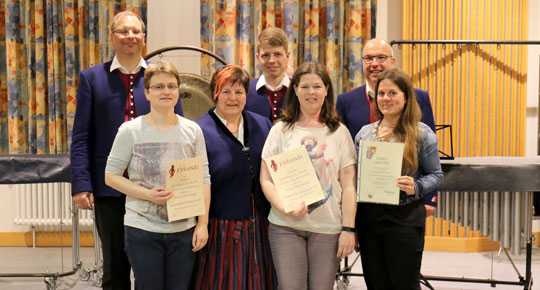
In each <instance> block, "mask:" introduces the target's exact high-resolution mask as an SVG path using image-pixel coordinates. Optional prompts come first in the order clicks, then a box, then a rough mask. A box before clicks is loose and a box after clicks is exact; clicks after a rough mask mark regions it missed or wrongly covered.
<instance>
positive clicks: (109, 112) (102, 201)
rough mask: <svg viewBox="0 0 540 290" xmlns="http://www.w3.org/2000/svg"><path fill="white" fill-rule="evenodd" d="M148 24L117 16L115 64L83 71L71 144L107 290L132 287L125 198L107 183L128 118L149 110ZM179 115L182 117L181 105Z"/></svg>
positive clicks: (76, 181) (77, 198)
mask: <svg viewBox="0 0 540 290" xmlns="http://www.w3.org/2000/svg"><path fill="white" fill-rule="evenodd" d="M144 31H145V25H144V23H143V21H142V19H141V18H140V17H139V16H138V15H137V14H135V13H133V12H129V11H124V12H120V13H118V14H117V15H116V16H115V17H114V19H113V21H112V24H111V36H110V37H111V42H112V44H113V46H114V49H115V53H116V55H115V57H114V59H113V60H112V61H110V62H106V63H103V64H99V65H97V66H94V67H91V68H89V69H86V70H83V71H81V73H80V79H79V87H78V89H77V111H76V114H75V121H74V124H73V135H72V136H73V137H72V142H71V188H72V195H73V201H74V203H75V205H76V206H77V207H78V208H80V209H94V211H95V212H94V213H95V222H96V225H97V229H98V233H99V236H100V239H101V244H102V249H103V280H102V282H103V289H111V290H112V289H114V290H118V289H127V290H130V289H131V285H130V284H131V282H130V281H131V280H130V271H131V267H130V264H129V261H128V258H127V256H126V254H125V252H124V214H125V195H123V194H121V193H120V192H118V191H116V190H114V189H112V188H110V187H108V186H106V185H105V180H104V179H105V165H106V163H107V156H108V155H109V152H110V150H111V146H112V143H113V141H114V138H115V136H116V133H117V131H118V127H120V125H121V124H122V123H123V122H125V121H128V120H131V119H133V118H135V117H137V116H140V115H144V114H146V113H148V112H149V111H150V104H149V103H148V101H147V100H146V97H145V95H144V86H143V76H144V69H145V68H146V62H145V61H144V59H143V58H142V51H143V48H144V45H145V43H144V37H145V33H144ZM175 111H176V113H178V114H181V113H182V108H181V105H180V102H178V105H177V107H176V108H175Z"/></svg>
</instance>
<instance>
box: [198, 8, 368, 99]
mask: <svg viewBox="0 0 540 290" xmlns="http://www.w3.org/2000/svg"><path fill="white" fill-rule="evenodd" d="M376 7H377V1H376V0H346V1H342V0H300V1H297V0H265V1H258V0H201V46H202V47H203V48H205V49H208V50H210V51H213V52H215V53H216V54H218V55H219V56H221V57H223V58H224V59H225V60H226V61H227V62H228V63H235V64H238V65H240V66H242V67H244V68H245V69H246V70H247V71H248V72H250V73H251V76H252V77H258V76H259V75H260V74H261V73H262V72H261V70H260V68H259V67H258V64H257V62H256V60H255V53H256V51H255V43H256V40H257V36H258V34H259V32H260V31H262V30H263V29H265V28H267V27H279V28H282V29H283V30H284V31H285V34H286V35H287V37H288V39H289V51H290V53H291V57H290V59H289V67H288V71H287V73H288V74H289V75H292V73H293V72H294V69H295V68H296V67H297V66H298V65H299V64H301V63H303V62H305V61H316V62H321V63H324V64H326V68H327V69H328V72H329V73H330V77H331V78H332V82H333V84H334V93H335V94H339V93H342V92H345V91H348V90H350V89H352V88H355V87H357V86H359V85H361V84H363V82H364V79H363V78H364V76H363V73H362V55H361V50H362V47H363V45H364V43H365V41H366V40H368V39H370V38H371V37H372V36H373V35H374V34H375V20H374V18H375V15H376ZM217 66H219V64H217V63H216V61H215V60H213V59H209V58H202V65H201V67H202V74H203V75H205V76H209V75H210V74H211V68H212V67H214V68H215V67H217Z"/></svg>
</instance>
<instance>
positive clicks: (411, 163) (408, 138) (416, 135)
mask: <svg viewBox="0 0 540 290" xmlns="http://www.w3.org/2000/svg"><path fill="white" fill-rule="evenodd" d="M383 80H390V81H391V82H393V83H394V84H395V85H396V86H398V88H399V89H400V90H401V91H402V92H403V94H404V95H405V105H404V107H403V111H402V112H401V117H400V118H399V121H398V123H397V125H396V128H394V136H395V137H396V140H398V141H399V142H403V143H405V148H404V151H403V165H402V167H401V168H402V169H401V172H402V174H404V175H405V174H413V173H414V172H416V170H417V169H418V160H417V156H416V150H417V148H418V147H419V145H420V144H421V143H420V142H419V140H420V138H421V136H422V133H421V132H420V130H418V122H420V120H421V119H422V111H421V110H420V106H419V105H418V101H417V100H416V96H415V94H414V88H413V86H412V82H411V79H410V78H409V76H408V75H407V74H406V73H405V72H403V71H402V70H400V69H398V68H391V69H388V70H385V71H384V72H383V73H382V74H381V75H380V76H379V78H378V79H377V85H376V87H375V95H376V96H378V93H379V84H380V83H381V81H383ZM373 113H374V115H375V117H377V118H381V119H384V115H383V114H382V113H381V111H380V110H379V106H378V101H377V98H375V111H374V112H373Z"/></svg>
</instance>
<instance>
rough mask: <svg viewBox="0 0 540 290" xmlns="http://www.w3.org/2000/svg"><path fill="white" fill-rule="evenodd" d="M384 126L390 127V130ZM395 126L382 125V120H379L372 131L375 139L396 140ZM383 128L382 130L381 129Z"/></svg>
mask: <svg viewBox="0 0 540 290" xmlns="http://www.w3.org/2000/svg"><path fill="white" fill-rule="evenodd" d="M383 128H390V129H389V130H385V129H383ZM393 128H394V127H389V126H382V125H381V121H378V122H377V123H375V125H374V126H373V129H372V131H371V134H372V136H373V140H377V141H381V142H382V141H385V142H394V141H395V140H394V130H393ZM379 129H381V130H379Z"/></svg>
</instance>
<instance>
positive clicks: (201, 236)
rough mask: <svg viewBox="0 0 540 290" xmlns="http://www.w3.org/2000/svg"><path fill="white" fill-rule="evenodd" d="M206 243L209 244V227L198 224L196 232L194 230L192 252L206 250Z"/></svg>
mask: <svg viewBox="0 0 540 290" xmlns="http://www.w3.org/2000/svg"><path fill="white" fill-rule="evenodd" d="M206 242H208V225H202V224H197V225H196V226H195V230H193V240H192V241H191V245H192V246H193V250H192V251H193V252H197V251H199V250H200V249H202V248H204V246H206Z"/></svg>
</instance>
